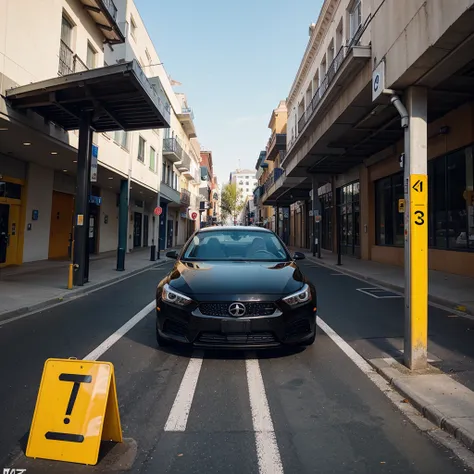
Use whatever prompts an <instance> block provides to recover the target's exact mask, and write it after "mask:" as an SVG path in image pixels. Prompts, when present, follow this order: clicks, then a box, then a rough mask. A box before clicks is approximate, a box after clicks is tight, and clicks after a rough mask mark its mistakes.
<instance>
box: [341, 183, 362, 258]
mask: <svg viewBox="0 0 474 474" xmlns="http://www.w3.org/2000/svg"><path fill="white" fill-rule="evenodd" d="M359 189H360V185H359V182H358V181H356V182H354V183H351V184H348V185H346V186H343V187H342V188H340V189H338V196H337V201H338V212H339V222H340V224H339V225H340V226H341V253H342V254H343V255H348V256H350V257H356V258H360V191H359Z"/></svg>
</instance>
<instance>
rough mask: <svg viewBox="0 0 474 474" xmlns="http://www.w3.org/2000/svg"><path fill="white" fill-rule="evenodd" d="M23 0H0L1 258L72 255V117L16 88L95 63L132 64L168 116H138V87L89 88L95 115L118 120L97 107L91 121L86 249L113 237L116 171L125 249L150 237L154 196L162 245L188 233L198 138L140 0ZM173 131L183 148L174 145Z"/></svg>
mask: <svg viewBox="0 0 474 474" xmlns="http://www.w3.org/2000/svg"><path fill="white" fill-rule="evenodd" d="M26 3H27V5H25V2H21V5H20V4H19V3H18V2H16V1H14V0H5V1H3V2H1V4H0V30H1V31H4V32H5V35H3V36H2V39H1V40H0V267H3V266H7V265H19V264H22V263H23V262H31V261H37V260H45V259H48V258H50V259H51V258H54V259H57V258H59V259H68V258H71V257H72V248H73V240H74V212H75V211H74V209H75V201H76V186H77V182H76V179H77V161H78V159H77V157H78V146H79V132H78V131H77V129H78V128H79V127H78V126H77V127H75V126H74V125H70V126H68V124H67V120H66V119H65V118H64V117H61V116H60V115H59V113H57V112H56V115H54V116H53V115H51V116H50V115H48V114H49V113H50V112H49V111H46V110H44V109H41V108H40V107H39V106H38V105H35V104H32V105H31V104H30V105H22V103H21V101H20V100H19V99H18V100H17V96H16V95H11V92H12V91H13V92H14V91H15V90H17V89H18V88H19V89H21V87H22V86H24V85H25V86H26V85H29V84H35V83H38V82H39V81H48V80H50V79H52V78H60V79H62V78H69V77H71V78H73V79H72V80H71V81H70V82H74V78H77V77H81V78H83V79H84V81H87V80H88V77H89V76H90V74H91V72H93V71H92V70H95V69H97V68H101V69H100V70H99V71H100V72H98V73H97V74H98V75H99V76H101V75H103V76H104V78H103V80H104V83H106V81H107V77H106V76H107V74H113V73H114V71H119V70H122V69H123V70H124V71H125V70H127V71H128V70H132V73H131V76H132V77H134V78H136V83H134V84H135V85H136V84H138V86H137V87H138V88H140V90H142V92H141V93H142V98H143V99H142V98H139V99H140V100H144V99H145V97H146V98H147V99H146V100H150V99H149V98H150V97H152V99H151V100H152V101H153V102H154V103H155V104H156V109H157V110H159V111H160V114H161V115H160V117H161V118H162V119H163V120H161V122H160V124H157V126H156V128H150V127H147V126H146V123H147V122H146V121H141V119H140V120H138V121H137V120H135V121H134V118H133V112H132V115H131V114H130V113H129V112H127V107H128V108H130V107H132V109H133V108H134V107H136V106H137V105H136V104H137V103H138V102H139V100H138V98H137V97H136V96H133V97H132V94H131V92H128V94H129V97H128V98H127V96H126V94H124V95H121V94H120V93H119V92H117V93H115V94H114V90H112V88H113V84H112V83H110V84H111V85H110V87H111V90H110V92H108V93H101V94H102V95H99V96H97V94H96V93H95V91H92V92H91V94H92V95H94V94H96V95H95V96H94V97H93V98H94V100H95V101H96V102H95V104H100V105H98V106H97V109H98V110H97V112H96V115H98V116H99V115H100V114H102V115H103V116H104V117H105V116H106V117H108V118H109V119H110V120H112V121H113V122H114V123H113V126H107V125H106V124H105V121H104V119H102V118H100V117H99V118H97V120H98V121H97V122H96V123H97V125H96V126H95V125H93V128H94V127H95V130H96V131H95V133H94V134H93V136H92V142H93V147H92V161H93V166H94V168H93V169H92V170H91V179H90V181H91V184H90V195H89V208H88V219H87V222H86V225H87V226H88V242H87V246H88V252H89V253H103V252H107V251H113V250H116V249H117V245H118V242H117V239H118V232H119V209H120V205H119V201H120V200H119V195H120V193H121V189H122V187H123V182H126V185H127V190H128V192H127V195H128V199H127V201H126V203H128V204H127V205H128V219H127V224H126V225H127V227H128V229H127V239H126V240H127V242H126V247H127V248H126V250H127V251H133V250H134V249H137V248H142V247H147V246H149V245H153V244H155V245H156V244H157V233H158V218H157V217H156V216H155V214H154V209H155V208H156V207H157V206H158V205H161V207H162V208H163V211H164V212H163V214H162V217H161V224H162V228H161V236H162V240H163V241H162V245H161V247H162V248H166V247H169V246H173V245H179V244H181V243H183V242H184V240H185V239H186V237H187V235H189V234H190V232H192V231H193V230H194V226H195V223H194V222H189V218H188V217H189V213H188V212H187V209H188V207H189V206H191V205H193V203H192V200H193V199H194V205H195V204H196V196H197V195H198V189H199V185H200V175H199V173H198V169H199V152H196V149H197V150H199V148H200V146H199V143H193V142H196V140H197V139H196V133H195V130H192V128H193V127H194V124H193V121H192V113H190V112H189V111H188V110H187V105H186V104H185V97H184V98H183V97H182V96H180V95H179V94H175V92H174V90H173V88H172V86H171V83H170V80H169V78H168V75H167V74H166V71H165V70H164V68H163V66H162V64H161V61H160V60H159V57H158V55H157V53H156V50H155V48H154V46H153V43H152V42H151V39H150V38H149V36H148V33H147V32H146V28H145V25H144V23H143V21H142V19H141V17H140V15H139V12H138V10H137V9H136V6H135V4H134V3H133V2H132V1H131V0H127V1H125V0H116V1H111V0H108V1H104V0H93V1H92V2H91V1H82V0H64V1H61V0H60V1H56V2H47V3H46V4H45V3H44V2H42V3H38V2H34V1H28V2H26ZM92 3H94V5H92ZM44 8H47V9H48V11H47V12H45V11H44ZM39 17H41V19H42V20H41V22H39V21H38V18H39ZM26 32H27V33H26ZM25 34H28V35H30V34H31V35H34V36H35V38H36V40H35V48H31V44H30V47H27V46H26V43H25V41H24V37H25V36H24V35H25ZM94 74H95V73H94ZM97 74H96V75H97ZM129 75H130V74H129ZM114 77H115V76H114ZM134 80H135V79H134ZM48 84H49V83H48ZM128 85H129V84H128V83H127V86H128ZM19 89H18V90H19ZM54 94H55V98H54V99H53V101H52V104H51V106H50V107H53V106H54V107H57V109H60V108H62V111H63V113H65V114H69V115H70V116H71V121H72V122H74V120H76V118H75V117H73V116H74V111H72V109H68V106H67V105H66V106H64V105H61V104H60V98H61V94H62V91H58V92H54ZM50 96H52V94H50ZM49 99H50V98H48V100H49ZM61 100H62V99H61ZM114 100H116V103H114V102H113V101H114ZM127 100H128V101H129V104H128V105H127ZM107 101H108V103H106V102H107ZM119 101H120V102H119ZM69 102H71V99H69ZM64 103H65V104H67V103H68V102H67V101H65V102H64ZM17 104H18V105H17ZM58 104H59V105H58ZM140 104H141V103H140ZM140 104H139V106H141V105H140ZM40 105H41V104H40ZM118 107H120V110H118ZM144 107H146V105H145V106H144ZM65 109H67V110H65ZM132 109H130V110H132ZM147 110H148V109H147ZM135 113H136V115H137V116H139V115H140V114H139V113H138V112H136V111H135ZM119 117H120V118H119ZM155 122H156V121H155ZM149 123H151V122H149ZM103 124H105V125H103ZM142 124H143V125H142ZM190 124H191V125H190ZM122 128H125V129H127V130H130V131H128V132H124V131H123V130H122ZM142 128H143V130H142ZM174 143H176V144H179V145H180V147H181V149H182V150H183V154H181V155H180V154H179V153H178V155H175V154H173V153H174V151H173V150H174V149H173V146H174ZM166 147H168V148H166ZM169 148H171V151H170V149H169ZM175 148H176V149H177V147H175ZM165 157H166V158H165ZM165 164H166V173H165V172H164V166H163V165H165Z"/></svg>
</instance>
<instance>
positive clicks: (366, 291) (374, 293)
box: [357, 288, 403, 300]
mask: <svg viewBox="0 0 474 474" xmlns="http://www.w3.org/2000/svg"><path fill="white" fill-rule="evenodd" d="M357 291H360V292H361V293H364V295H369V296H372V298H377V299H378V300H384V299H388V298H403V296H402V295H400V294H398V293H394V292H393V291H386V290H384V289H383V288H357ZM377 293H391V294H390V295H382V296H379V295H378V294H377Z"/></svg>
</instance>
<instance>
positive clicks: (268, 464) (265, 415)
mask: <svg viewBox="0 0 474 474" xmlns="http://www.w3.org/2000/svg"><path fill="white" fill-rule="evenodd" d="M245 367H246V369H247V384H248V389H249V396H250V408H251V410H252V422H253V429H254V431H255V443H256V445H257V457H258V467H259V471H260V474H283V465H282V463H281V458H280V452H279V450H278V444H277V441H276V436H275V430H274V429H273V422H272V417H271V415H270V409H269V407H268V401H267V396H266V393H265V386H264V384H263V378H262V372H261V371H260V366H259V364H258V360H257V359H247V360H246V361H245Z"/></svg>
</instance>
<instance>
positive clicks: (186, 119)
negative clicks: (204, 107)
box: [176, 107, 197, 138]
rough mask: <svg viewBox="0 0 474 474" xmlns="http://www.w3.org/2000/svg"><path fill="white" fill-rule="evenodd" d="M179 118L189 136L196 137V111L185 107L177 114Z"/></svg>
mask: <svg viewBox="0 0 474 474" xmlns="http://www.w3.org/2000/svg"><path fill="white" fill-rule="evenodd" d="M176 116H177V117H178V120H179V121H180V122H181V125H182V126H183V129H184V132H185V133H186V135H187V136H188V137H189V138H196V137H197V135H196V127H195V126H194V113H193V110H192V109H190V108H189V107H188V108H185V107H183V108H182V109H181V113H178V114H176Z"/></svg>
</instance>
